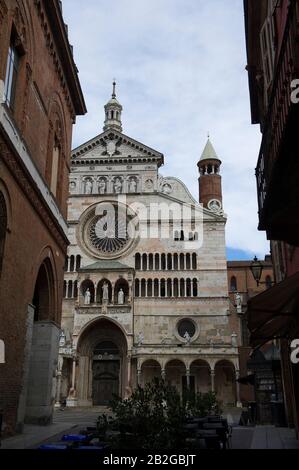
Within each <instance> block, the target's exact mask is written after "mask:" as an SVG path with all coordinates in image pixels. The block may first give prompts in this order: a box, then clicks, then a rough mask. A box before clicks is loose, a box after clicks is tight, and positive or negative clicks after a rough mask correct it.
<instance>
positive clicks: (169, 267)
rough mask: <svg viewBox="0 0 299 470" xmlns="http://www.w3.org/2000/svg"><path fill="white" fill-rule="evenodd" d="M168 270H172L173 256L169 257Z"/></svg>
mask: <svg viewBox="0 0 299 470" xmlns="http://www.w3.org/2000/svg"><path fill="white" fill-rule="evenodd" d="M167 269H168V270H172V255H170V254H169V255H167Z"/></svg>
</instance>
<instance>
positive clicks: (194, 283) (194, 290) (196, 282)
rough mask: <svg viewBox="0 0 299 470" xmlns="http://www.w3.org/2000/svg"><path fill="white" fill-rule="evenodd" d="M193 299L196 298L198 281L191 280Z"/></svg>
mask: <svg viewBox="0 0 299 470" xmlns="http://www.w3.org/2000/svg"><path fill="white" fill-rule="evenodd" d="M193 297H198V280H197V279H193Z"/></svg>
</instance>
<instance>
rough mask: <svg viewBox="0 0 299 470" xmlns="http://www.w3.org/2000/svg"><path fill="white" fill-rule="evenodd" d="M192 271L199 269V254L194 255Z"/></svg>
mask: <svg viewBox="0 0 299 470" xmlns="http://www.w3.org/2000/svg"><path fill="white" fill-rule="evenodd" d="M192 269H194V270H196V269H197V254H196V253H193V255H192Z"/></svg>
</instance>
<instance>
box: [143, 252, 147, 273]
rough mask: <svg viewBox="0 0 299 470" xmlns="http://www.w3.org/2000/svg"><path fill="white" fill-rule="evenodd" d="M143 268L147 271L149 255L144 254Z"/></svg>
mask: <svg viewBox="0 0 299 470" xmlns="http://www.w3.org/2000/svg"><path fill="white" fill-rule="evenodd" d="M142 270H143V271H147V255H145V254H144V255H142Z"/></svg>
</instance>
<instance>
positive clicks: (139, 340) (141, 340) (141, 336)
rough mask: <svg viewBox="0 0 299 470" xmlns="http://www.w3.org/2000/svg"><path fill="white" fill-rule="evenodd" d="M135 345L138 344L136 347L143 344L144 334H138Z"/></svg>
mask: <svg viewBox="0 0 299 470" xmlns="http://www.w3.org/2000/svg"><path fill="white" fill-rule="evenodd" d="M137 343H138V346H139V347H140V346H142V345H143V343H144V334H143V333H141V332H140V333H139V335H138V336H137Z"/></svg>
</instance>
